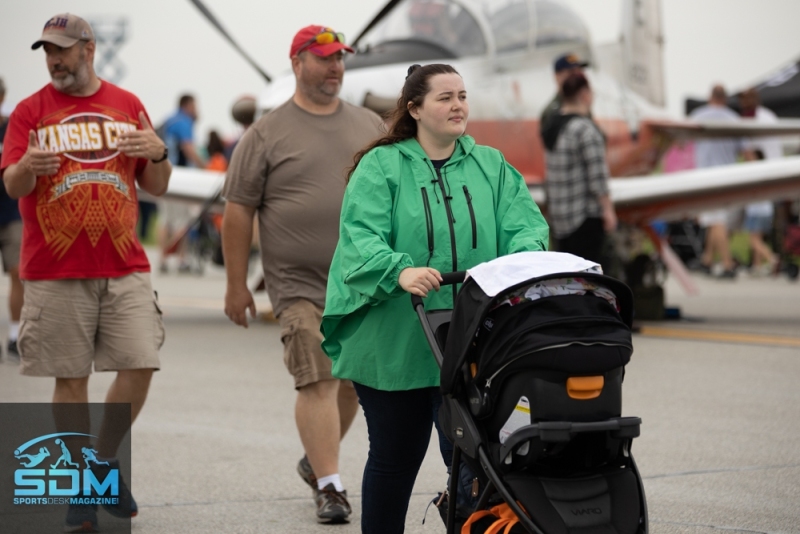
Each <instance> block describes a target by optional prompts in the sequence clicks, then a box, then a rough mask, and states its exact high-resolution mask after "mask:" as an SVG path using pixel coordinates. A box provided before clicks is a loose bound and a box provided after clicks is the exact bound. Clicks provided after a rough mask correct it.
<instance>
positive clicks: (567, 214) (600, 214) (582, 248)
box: [542, 73, 617, 263]
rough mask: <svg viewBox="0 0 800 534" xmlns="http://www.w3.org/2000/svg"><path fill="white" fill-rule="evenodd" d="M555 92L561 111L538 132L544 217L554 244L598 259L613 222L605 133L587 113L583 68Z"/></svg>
mask: <svg viewBox="0 0 800 534" xmlns="http://www.w3.org/2000/svg"><path fill="white" fill-rule="evenodd" d="M561 96H562V100H563V104H562V107H561V114H560V115H558V116H556V117H554V118H553V120H552V121H551V123H550V125H549V127H548V128H547V129H546V130H545V131H544V132H542V138H543V140H544V144H545V148H546V149H547V180H546V182H545V191H546V193H547V211H548V222H549V223H550V228H551V229H552V232H553V237H554V238H555V240H556V248H557V250H559V251H561V252H569V253H571V254H575V255H577V256H581V257H583V258H586V259H588V260H591V261H594V262H597V263H600V259H601V256H602V251H603V242H604V240H605V234H606V233H607V232H611V231H613V230H614V229H615V228H616V227H617V216H616V214H615V213H614V206H613V204H612V203H611V198H610V197H609V194H608V166H607V165H606V157H605V138H604V137H603V134H602V133H601V132H600V130H599V129H598V128H597V126H596V125H595V123H594V122H593V121H592V120H591V119H590V118H589V113H590V111H591V107H592V90H591V88H590V87H589V82H588V80H587V79H586V77H585V76H584V75H583V74H580V73H574V74H572V75H570V77H569V78H567V79H566V80H565V81H564V84H563V86H562V87H561Z"/></svg>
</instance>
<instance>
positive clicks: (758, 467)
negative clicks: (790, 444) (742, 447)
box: [642, 464, 800, 480]
mask: <svg viewBox="0 0 800 534" xmlns="http://www.w3.org/2000/svg"><path fill="white" fill-rule="evenodd" d="M798 467H800V464H787V465H756V466H748V467H724V468H721V469H698V470H695V471H679V472H677V473H664V474H661V475H648V476H643V477H642V478H643V479H644V480H654V479H658V478H676V477H685V476H691V475H713V474H716V473H736V472H742V471H767V470H770V469H795V468H798Z"/></svg>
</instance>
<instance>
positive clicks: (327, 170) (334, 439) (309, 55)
mask: <svg viewBox="0 0 800 534" xmlns="http://www.w3.org/2000/svg"><path fill="white" fill-rule="evenodd" d="M344 52H351V53H352V52H353V50H352V49H351V48H350V47H348V46H347V45H346V44H345V43H344V37H343V36H342V35H341V34H339V33H336V32H335V31H333V30H332V29H330V28H326V27H323V26H307V27H305V28H303V29H301V30H300V31H299V32H297V34H296V35H295V36H294V40H293V42H292V46H291V50H290V53H289V57H290V58H291V60H292V69H293V71H294V75H295V79H296V89H295V93H294V96H293V97H292V98H291V99H290V100H288V101H287V102H286V103H284V104H282V105H281V106H279V107H277V108H276V109H274V110H273V111H272V112H270V113H269V114H267V115H264V116H263V117H261V119H259V120H258V122H256V123H255V124H254V125H253V126H251V127H250V128H249V129H248V130H247V131H246V132H245V134H244V136H243V137H242V139H241V140H240V141H239V144H238V145H237V147H236V150H235V151H234V153H233V159H232V160H231V164H230V167H229V168H228V173H227V177H226V181H225V187H224V189H223V197H225V199H227V203H226V204H225V215H224V219H223V225H222V246H223V251H224V255H225V268H226V271H227V275H228V286H227V291H226V293H225V313H226V315H227V316H228V317H229V318H230V319H231V321H233V322H234V323H236V324H238V325H241V326H245V327H246V326H247V315H246V314H247V311H248V310H249V311H250V314H251V316H255V303H254V302H253V295H252V294H251V293H250V290H249V289H248V287H247V264H248V258H249V253H250V243H251V239H252V231H253V225H252V223H253V216H254V215H255V214H256V213H258V221H259V238H260V242H261V257H262V263H263V266H264V281H265V283H266V286H267V293H268V294H269V299H270V302H271V303H272V306H273V310H274V313H275V315H276V316H277V317H278V320H279V321H280V324H281V329H282V332H281V340H282V342H283V345H284V362H285V363H286V366H287V368H288V369H289V372H290V373H291V374H292V376H294V382H295V389H296V390H297V401H296V404H295V419H296V422H297V430H298V432H299V434H300V440H301V441H302V443H303V448H304V449H305V452H306V456H305V457H303V458H302V459H301V460H300V462H299V464H298V472H299V473H300V476H301V477H302V478H303V480H305V481H306V483H308V484H309V485H310V486H311V487H312V488H313V494H314V499H315V501H316V503H317V519H318V521H320V522H326V523H327V522H331V523H333V522H342V521H346V520H347V517H348V516H349V515H350V513H351V509H350V504H349V503H348V502H347V492H346V491H345V490H344V486H343V485H342V482H341V479H340V477H339V442H340V440H341V439H342V437H344V435H345V433H346V432H347V430H348V428H349V427H350V424H351V423H352V421H353V418H354V417H355V414H356V411H357V410H358V401H357V399H356V395H355V392H354V391H353V387H352V384H350V383H349V382H346V381H339V380H337V379H334V377H333V376H332V375H331V362H330V360H329V359H328V358H327V357H326V356H325V354H324V353H323V352H322V349H321V348H320V342H321V341H322V335H321V334H320V330H319V327H320V321H321V320H322V307H323V306H324V305H325V285H326V282H327V278H328V269H329V267H330V263H331V257H332V256H333V251H334V248H335V247H336V238H337V228H338V224H339V211H340V209H341V206H342V196H343V195H344V184H345V169H346V168H347V167H348V166H349V165H350V164H351V163H352V160H353V155H354V154H355V153H356V152H357V151H358V150H359V149H360V148H361V147H363V146H365V145H366V144H367V143H368V142H370V141H372V140H373V139H375V138H376V137H378V136H379V135H380V133H381V127H382V121H381V119H380V117H378V115H376V114H375V113H373V112H371V111H369V110H367V109H365V108H360V107H356V106H353V105H351V104H348V103H347V102H344V101H343V100H341V99H340V98H339V97H338V94H339V91H340V89H341V86H342V79H343V76H344V59H343V57H344Z"/></svg>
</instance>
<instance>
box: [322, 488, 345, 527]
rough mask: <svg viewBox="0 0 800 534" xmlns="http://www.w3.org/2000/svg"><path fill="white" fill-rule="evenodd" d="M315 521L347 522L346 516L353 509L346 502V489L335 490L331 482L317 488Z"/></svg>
mask: <svg viewBox="0 0 800 534" xmlns="http://www.w3.org/2000/svg"><path fill="white" fill-rule="evenodd" d="M316 500H317V522H319V523H347V516H349V515H350V513H351V512H352V511H353V510H352V509H351V508H350V503H349V502H347V491H346V490H342V491H336V487H335V486H334V485H333V484H328V485H327V486H325V487H324V488H323V489H321V490H317V496H316Z"/></svg>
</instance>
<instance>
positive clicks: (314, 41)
mask: <svg viewBox="0 0 800 534" xmlns="http://www.w3.org/2000/svg"><path fill="white" fill-rule="evenodd" d="M336 41H339V42H340V43H342V44H346V43H345V42H344V34H343V33H342V32H335V31H333V29H331V28H325V29H324V30H323V31H321V32H319V33H318V34H317V35H315V36H314V37H312V38H311V39H309V40H308V42H306V44H304V45H303V46H301V47H300V48H299V49H298V50H297V53H298V54H299V53H300V52H302V51H303V50H305V49H307V48H309V47H311V46H315V45H326V44H331V43H334V42H336Z"/></svg>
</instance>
